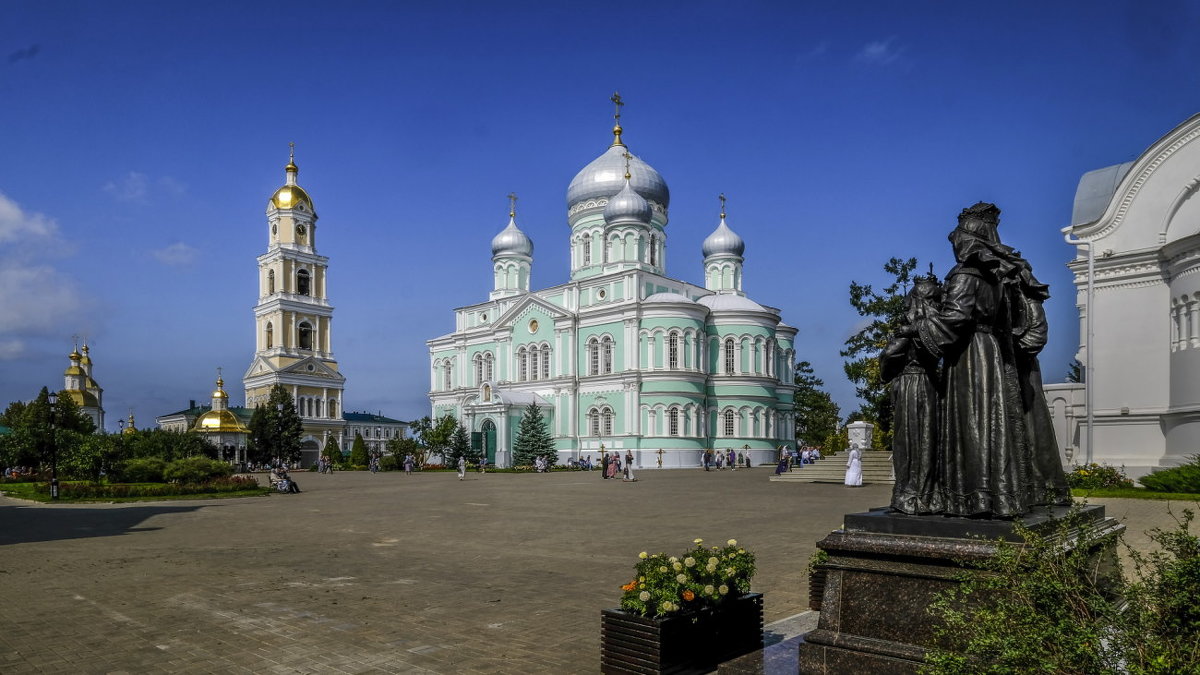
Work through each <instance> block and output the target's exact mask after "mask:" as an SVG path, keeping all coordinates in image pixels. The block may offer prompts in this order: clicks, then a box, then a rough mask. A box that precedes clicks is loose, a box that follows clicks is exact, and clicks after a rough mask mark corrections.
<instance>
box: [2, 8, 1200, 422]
mask: <svg viewBox="0 0 1200 675" xmlns="http://www.w3.org/2000/svg"><path fill="white" fill-rule="evenodd" d="M4 14H5V18H4V20H3V21H0V404H3V402H7V401H11V400H15V399H25V398H30V397H32V396H33V395H34V394H36V392H37V390H38V389H39V388H40V387H41V386H43V385H49V386H61V382H62V371H63V369H64V368H65V367H66V366H67V365H68V363H67V360H66V355H67V353H68V352H70V350H71V346H72V338H71V336H72V335H73V334H79V335H82V336H86V338H87V339H88V341H89V342H90V343H91V344H92V347H93V350H92V356H93V359H94V361H95V364H96V365H95V376H96V378H97V379H98V380H99V381H100V384H101V385H102V386H103V387H104V388H105V403H106V405H105V407H106V408H107V410H108V414H109V419H110V427H111V428H115V423H116V420H117V419H118V418H120V417H124V415H125V414H126V412H127V411H128V409H129V408H133V409H134V412H135V414H136V415H137V418H138V422H139V424H140V425H145V424H147V423H150V422H151V421H152V420H153V418H154V417H155V416H156V415H160V414H163V413H167V412H171V411H174V410H178V409H180V408H183V407H185V406H186V405H187V402H188V400H189V399H197V400H205V399H207V397H208V392H209V391H211V386H212V381H213V379H214V372H215V368H216V367H218V366H221V367H223V368H224V369H225V374H226V380H227V381H228V382H229V383H230V385H231V386H229V387H228V388H229V389H230V390H231V393H232V396H233V399H234V402H235V403H240V402H241V388H240V377H241V373H242V372H243V371H244V369H245V368H246V367H247V366H248V365H249V363H250V359H251V356H252V350H253V313H252V307H253V305H254V303H255V301H256V296H257V288H256V266H255V257H256V256H258V255H259V254H261V253H263V252H264V251H265V247H266V239H267V230H266V223H265V218H264V210H265V206H266V200H267V198H268V197H269V196H270V195H271V193H272V192H273V191H274V190H275V189H276V188H277V187H278V186H279V185H280V184H282V181H283V178H284V175H283V165H284V164H285V163H286V162H287V149H288V145H287V144H288V142H289V141H294V142H295V143H296V161H297V164H299V166H300V184H301V185H303V186H304V187H305V188H306V189H307V190H308V191H309V193H310V194H311V195H312V197H313V199H314V201H315V203H316V207H317V211H318V213H319V214H320V216H321V220H320V229H319V234H318V237H319V239H318V242H317V243H318V250H319V252H320V253H322V254H324V255H327V256H329V257H330V281H329V289H330V297H331V300H332V302H333V304H334V306H335V307H336V312H335V324H334V332H333V338H334V341H335V345H334V349H335V353H336V357H337V358H338V360H339V361H340V363H341V366H342V370H343V372H344V373H345V374H346V376H347V378H348V381H347V389H346V396H345V402H346V406H347V409H348V410H370V411H379V410H381V411H383V412H384V413H385V414H388V415H391V416H394V417H399V418H402V419H409V418H413V417H417V416H420V415H423V414H427V413H428V399H427V398H426V396H425V391H426V387H427V384H428V375H427V370H428V354H427V351H426V348H425V345H424V341H425V340H426V339H428V338H431V337H435V336H437V335H441V334H444V333H447V332H449V331H451V330H452V329H453V313H452V312H451V309H452V308H453V307H457V306H462V305H466V304H471V303H474V302H479V301H481V300H484V299H486V297H487V292H488V290H490V288H491V272H490V248H489V242H490V240H491V238H492V237H493V236H494V235H495V234H496V233H497V232H499V231H500V230H501V229H502V228H503V226H504V225H505V224H506V222H507V206H508V202H507V200H506V199H505V195H506V194H508V193H509V192H510V191H515V192H517V194H518V195H519V196H520V201H519V204H518V210H519V213H518V222H519V224H520V226H521V228H522V229H523V230H525V232H526V233H527V234H529V235H530V237H532V239H533V240H534V243H535V246H536V251H535V261H534V268H533V283H534V286H535V287H545V286H549V285H553V284H557V283H561V282H563V281H565V280H566V278H567V274H568V249H567V239H568V229H567V225H566V209H565V205H564V198H565V193H566V187H567V184H568V183H569V182H570V180H571V178H572V177H573V176H574V175H575V173H576V172H577V171H578V170H579V169H580V168H581V167H583V166H584V165H585V164H587V163H588V162H589V161H591V159H593V158H594V157H595V156H597V155H599V154H600V153H601V152H603V151H604V149H605V148H606V147H607V146H608V143H609V141H610V139H611V135H610V133H609V129H610V127H611V126H612V119H611V108H612V106H611V104H610V103H609V101H608V97H609V96H610V95H611V94H612V92H613V91H614V90H620V91H621V93H622V95H623V96H624V98H625V100H626V102H627V105H626V106H625V108H624V117H623V120H622V122H623V124H624V127H625V140H626V141H627V143H628V144H629V147H630V149H631V151H633V152H634V153H635V154H637V155H639V156H640V157H642V158H643V159H644V160H646V161H647V162H648V163H650V164H651V165H652V166H654V167H655V168H656V169H658V170H659V171H660V172H661V173H662V174H663V176H664V178H665V179H666V181H667V183H668V185H669V186H670V188H671V193H672V199H671V214H670V215H671V221H670V224H669V225H668V228H667V232H668V243H667V245H668V249H667V266H668V273H669V274H670V275H671V276H674V277H677V278H682V279H685V280H689V281H693V282H702V277H701V256H700V243H701V241H702V240H703V239H704V237H705V236H707V235H708V233H709V232H711V231H712V230H713V228H714V227H715V226H716V224H717V213H718V202H717V199H716V195H717V194H718V193H719V192H725V193H726V194H727V195H728V197H729V207H728V208H729V218H728V222H729V225H730V226H731V227H732V228H733V229H734V230H735V231H737V232H738V233H739V234H740V235H742V237H744V238H745V240H746V243H747V246H746V265H745V287H746V290H747V292H748V294H749V295H750V296H751V297H752V298H754V299H755V300H757V301H759V302H761V303H764V304H768V305H772V306H775V307H778V308H780V309H781V310H782V311H783V316H784V319H785V321H787V322H788V323H790V324H792V325H795V326H797V327H799V329H800V335H799V337H798V342H797V349H798V351H799V356H800V358H802V359H806V360H809V361H811V362H813V363H814V365H815V368H816V371H817V374H818V375H820V376H821V377H823V378H824V379H825V381H826V384H827V387H828V389H829V390H830V391H831V392H832V393H833V395H834V398H835V400H837V401H838V403H839V404H841V406H842V409H843V412H844V413H845V412H850V411H851V410H853V409H855V408H856V407H857V403H856V401H855V400H854V391H853V386H852V385H851V384H850V383H849V382H847V381H846V380H845V377H844V376H843V374H842V370H841V361H842V359H841V357H840V356H839V355H838V350H839V348H840V347H841V343H842V341H843V340H844V339H845V338H846V337H847V335H849V333H850V332H851V331H852V330H854V329H855V328H856V326H857V325H858V323H859V317H858V316H857V315H856V314H855V313H854V312H853V310H852V309H851V308H850V307H849V304H848V302H847V297H848V294H847V287H848V285H849V283H850V281H851V280H858V281H861V282H882V281H885V280H884V279H883V277H882V272H881V266H882V264H883V263H884V262H885V261H886V260H887V259H888V258H889V257H890V256H893V255H897V256H910V255H913V256H917V257H919V258H921V259H922V261H932V262H934V263H935V267H936V269H937V271H938V272H939V273H941V274H944V273H945V272H946V271H947V270H948V269H949V267H950V265H951V256H950V251H949V246H948V244H947V242H946V238H945V236H946V234H947V233H948V232H949V230H950V229H951V228H952V227H953V225H954V222H955V216H956V214H957V213H958V211H959V210H960V209H961V208H963V207H964V206H967V205H969V204H972V203H974V202H975V201H978V200H987V201H993V202H995V203H997V204H998V205H999V206H1000V207H1001V208H1002V209H1003V211H1004V215H1003V217H1002V218H1003V220H1002V224H1001V228H1002V235H1003V237H1004V238H1005V241H1006V242H1007V243H1009V244H1011V245H1014V246H1016V247H1017V248H1019V249H1021V250H1022V251H1024V252H1025V254H1026V255H1027V257H1028V258H1029V259H1030V260H1031V261H1032V263H1033V264H1034V267H1035V270H1036V272H1037V273H1038V276H1039V277H1041V278H1042V279H1043V280H1044V281H1046V282H1047V283H1050V284H1051V292H1052V294H1053V296H1054V297H1053V298H1052V300H1051V301H1050V303H1049V305H1048V311H1049V314H1050V318H1051V330H1052V333H1051V342H1050V344H1049V346H1048V347H1047V349H1046V351H1045V352H1044V354H1043V357H1042V367H1043V370H1044V372H1045V373H1046V377H1047V378H1048V379H1054V380H1058V379H1061V378H1062V376H1063V375H1064V373H1065V371H1066V364H1067V363H1068V361H1070V359H1071V358H1072V355H1073V353H1074V351H1075V347H1076V345H1077V340H1078V336H1077V333H1078V329H1077V320H1076V311H1075V307H1074V304H1075V300H1074V299H1075V295H1074V291H1073V288H1072V287H1071V285H1070V277H1069V275H1068V273H1067V270H1066V268H1065V266H1064V265H1063V263H1065V262H1066V261H1067V260H1068V259H1070V258H1071V257H1072V256H1073V254H1074V252H1073V249H1071V248H1070V247H1068V246H1066V245H1065V244H1064V243H1063V242H1062V237H1061V234H1060V232H1059V229H1060V228H1061V227H1063V226H1065V225H1067V224H1068V223H1069V220H1070V215H1071V204H1072V199H1073V197H1074V191H1075V186H1076V184H1077V182H1078V180H1079V177H1080V175H1081V174H1082V173H1084V172H1085V171H1088V170H1091V169H1095V168H1099V167H1102V166H1106V165H1109V164H1115V163H1119V162H1123V161H1127V160H1130V159H1133V158H1134V157H1136V156H1137V155H1138V154H1140V153H1141V151H1142V150H1144V149H1145V148H1146V147H1147V146H1148V145H1149V144H1150V143H1152V142H1153V141H1154V140H1155V139H1157V138H1158V137H1159V136H1161V135H1163V134H1165V133H1166V132H1167V131H1169V130H1170V129H1171V128H1173V127H1174V126H1175V125H1177V124H1178V123H1180V122H1182V121H1183V120H1184V119H1186V118H1188V117H1189V116H1191V115H1192V114H1194V113H1196V112H1197V111H1198V110H1200V100H1198V98H1200V86H1198V85H1200V82H1198V81H1197V80H1198V75H1197V72H1196V70H1195V67H1194V64H1195V63H1196V62H1197V61H1198V60H1200V59H1198V58H1197V57H1198V56H1200V53H1198V52H1200V44H1197V42H1196V41H1195V40H1194V39H1193V38H1192V36H1191V35H1190V32H1189V31H1188V29H1189V28H1190V27H1192V26H1195V25H1196V19H1197V18H1198V15H1200V12H1198V11H1197V9H1196V8H1195V7H1194V6H1192V5H1189V4H1186V3H1182V2H1180V3H1176V2H1154V3H1134V2H1113V3H1090V2H1088V3H1084V2H1080V3H1067V2H1061V3H1046V2H1034V3H997V2H987V3H984V2H959V3H942V2H938V3H920V2H909V3H896V2H879V3H859V2H846V3H809V2H804V3H800V2H789V3H784V2H780V3H768V2H737V3H734V2H649V3H648V2H640V3H627V2H610V3H598V4H595V5H589V6H587V7H584V6H582V5H581V4H580V3H551V2H545V3H522V2H506V3H484V2H460V3H416V2H386V3H385V2H377V3H376V2H356V3H324V4H318V3H305V2H292V3H254V2H250V3H246V2H241V3H223V2H214V3H205V5H204V6H198V5H197V4H196V3H178V2H170V3H162V2H144V3H143V2H121V3H82V2H24V1H21V0H18V1H17V2H9V3H6V4H5V11H4Z"/></svg>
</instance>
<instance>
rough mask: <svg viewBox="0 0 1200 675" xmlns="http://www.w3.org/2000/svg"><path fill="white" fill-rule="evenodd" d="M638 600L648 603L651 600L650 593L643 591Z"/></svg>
mask: <svg viewBox="0 0 1200 675" xmlns="http://www.w3.org/2000/svg"><path fill="white" fill-rule="evenodd" d="M638 600H641V601H642V602H648V601H649V600H650V592H649V591H642V592H641V593H638Z"/></svg>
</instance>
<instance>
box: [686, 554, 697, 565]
mask: <svg viewBox="0 0 1200 675" xmlns="http://www.w3.org/2000/svg"><path fill="white" fill-rule="evenodd" d="M683 564H684V565H687V566H688V567H695V566H696V559H695V558H693V557H692V556H690V555H689V556H688V557H686V558H684V559H683Z"/></svg>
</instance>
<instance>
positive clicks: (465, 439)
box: [446, 424, 479, 467]
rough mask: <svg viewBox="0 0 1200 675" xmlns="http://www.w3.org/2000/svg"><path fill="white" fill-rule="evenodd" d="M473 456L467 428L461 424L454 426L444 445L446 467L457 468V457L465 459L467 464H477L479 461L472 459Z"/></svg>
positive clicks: (475, 458)
mask: <svg viewBox="0 0 1200 675" xmlns="http://www.w3.org/2000/svg"><path fill="white" fill-rule="evenodd" d="M473 454H474V453H472V452H471V436H470V435H469V434H467V428H466V427H464V426H463V425H461V424H458V425H456V426H455V427H454V432H453V433H452V434H450V440H449V441H448V442H447V444H446V465H447V466H451V467H456V466H458V458H459V457H466V458H467V461H468V462H472V461H474V462H478V461H479V459H478V458H477V457H473V456H472V455H473Z"/></svg>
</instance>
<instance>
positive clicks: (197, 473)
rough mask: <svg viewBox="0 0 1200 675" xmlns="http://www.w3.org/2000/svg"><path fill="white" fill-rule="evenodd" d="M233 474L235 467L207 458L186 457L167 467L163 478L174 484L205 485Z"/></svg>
mask: <svg viewBox="0 0 1200 675" xmlns="http://www.w3.org/2000/svg"><path fill="white" fill-rule="evenodd" d="M231 473H233V467H231V466H229V465H228V464H226V463H225V462H220V461H217V460H215V459H209V458H207V457H186V458H184V459H177V460H175V461H174V462H171V463H170V464H168V465H167V468H166V470H164V471H163V478H164V479H166V480H168V481H170V482H172V483H205V482H208V481H211V480H214V479H217V478H225V477H227V476H229V474H231Z"/></svg>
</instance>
